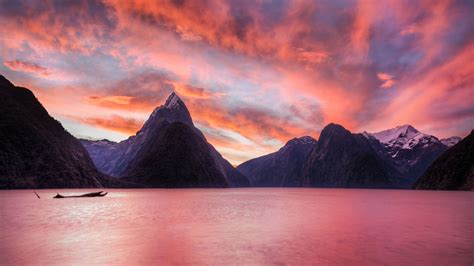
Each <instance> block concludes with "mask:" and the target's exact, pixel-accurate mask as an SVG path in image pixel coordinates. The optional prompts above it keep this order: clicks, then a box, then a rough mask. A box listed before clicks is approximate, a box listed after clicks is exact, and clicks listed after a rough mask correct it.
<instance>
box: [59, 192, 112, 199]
mask: <svg viewBox="0 0 474 266" xmlns="http://www.w3.org/2000/svg"><path fill="white" fill-rule="evenodd" d="M107 193H108V192H105V193H104V191H99V192H92V193H86V194H82V195H76V196H63V195H61V194H59V193H58V194H57V195H56V196H54V197H53V198H55V199H65V198H90V197H103V196H105V195H107Z"/></svg>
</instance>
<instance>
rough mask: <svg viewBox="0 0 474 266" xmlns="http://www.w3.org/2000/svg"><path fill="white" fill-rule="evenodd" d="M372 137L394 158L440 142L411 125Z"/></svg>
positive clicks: (373, 134)
mask: <svg viewBox="0 0 474 266" xmlns="http://www.w3.org/2000/svg"><path fill="white" fill-rule="evenodd" d="M371 135H372V136H373V137H375V138H376V139H378V140H379V141H380V143H382V144H383V145H384V146H385V147H387V148H389V149H390V150H389V154H390V155H391V156H392V157H394V158H395V157H397V156H398V152H399V151H400V150H411V149H414V148H415V147H417V146H420V145H421V147H428V146H430V145H431V144H433V143H439V142H440V141H439V140H438V138H436V137H434V136H431V135H427V134H423V133H421V132H420V131H418V130H416V129H415V128H414V127H412V126H410V125H403V126H398V127H395V128H392V129H388V130H384V131H380V132H377V133H372V134H371Z"/></svg>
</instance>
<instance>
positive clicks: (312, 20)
mask: <svg viewBox="0 0 474 266" xmlns="http://www.w3.org/2000/svg"><path fill="white" fill-rule="evenodd" d="M473 13H474V5H473V4H472V2H471V1H467V0H464V1H463V0H460V1H454V0H453V1H451V0H441V1H417V2H413V1H408V0H402V1H399V0H387V1H382V2H377V3H376V2H370V1H363V0H360V1H352V0H350V1H349V0H347V1H346V0H336V1H327V0H321V1H296V0H295V1H292V0H288V1H246V0H244V1H232V0H229V1H204V0H194V1H187V0H179V1H145V0H133V1H116V0H103V1H101V0H89V1H72V2H64V1H55V0H49V1H43V2H35V1H33V2H31V1H0V23H1V25H2V27H0V60H1V61H0V62H3V65H0V71H1V72H2V74H5V75H6V76H7V77H8V78H10V79H12V80H13V81H14V82H15V83H17V84H20V85H23V86H28V87H30V88H32V89H33V90H34V91H35V93H36V94H37V95H38V97H39V98H40V100H41V101H42V102H43V103H44V104H45V106H46V107H47V109H48V110H49V111H50V112H51V113H52V114H53V115H54V116H55V117H57V118H58V119H63V120H62V121H63V122H65V125H66V126H67V127H69V128H68V129H69V130H70V131H71V132H72V133H73V134H79V132H76V131H75V130H77V128H80V129H81V131H80V134H81V135H84V134H85V133H87V132H88V133H87V134H89V135H90V137H94V138H99V137H100V138H107V137H110V138H114V139H115V140H118V138H117V135H108V133H107V132H118V133H120V134H121V135H120V136H123V138H124V137H126V135H129V134H133V133H134V132H135V131H136V130H137V129H138V128H139V127H140V126H141V123H143V121H144V120H145V119H146V118H147V117H148V115H149V113H150V112H151V111H152V110H153V109H154V108H155V107H156V106H158V105H160V104H162V103H163V101H164V100H165V99H166V97H167V96H168V95H169V93H170V92H171V91H176V92H177V93H178V94H179V95H181V96H182V97H183V99H184V100H185V102H186V104H187V105H188V107H189V109H190V111H191V113H192V115H193V118H194V120H195V122H196V124H197V125H198V127H200V128H201V129H202V130H203V131H204V132H205V134H206V136H207V137H208V139H209V141H210V142H211V143H213V144H214V145H216V147H217V148H218V149H219V150H220V151H222V153H223V154H224V156H226V157H228V158H230V159H231V160H232V161H233V162H234V163H239V162H241V161H243V160H245V159H248V158H251V157H255V156H257V155H261V154H264V153H267V152H269V151H272V150H275V149H277V148H278V147H279V146H280V145H281V144H283V143H284V142H286V141H287V140H288V139H290V138H292V137H294V136H301V135H312V136H315V137H317V136H318V135H319V131H320V130H321V128H322V126H324V125H325V124H326V123H329V122H338V123H342V124H344V125H345V126H346V127H348V128H349V129H351V130H354V131H361V130H369V131H376V130H381V129H385V128H388V127H393V126H395V125H399V124H406V123H412V124H413V125H414V126H415V127H417V128H419V129H420V130H423V131H426V132H427V133H431V134H436V135H437V136H439V137H448V136H451V135H461V136H464V135H466V134H467V132H469V131H470V129H472V126H473V125H474V108H473V106H474V97H472V91H473V90H474V85H473V84H474V67H473V66H472V61H473V60H474V54H473V52H472V51H473V50H474V49H473V45H474V17H473V16H472V14H473ZM94 128H96V129H97V131H95V130H93V129H94ZM101 129H104V130H101Z"/></svg>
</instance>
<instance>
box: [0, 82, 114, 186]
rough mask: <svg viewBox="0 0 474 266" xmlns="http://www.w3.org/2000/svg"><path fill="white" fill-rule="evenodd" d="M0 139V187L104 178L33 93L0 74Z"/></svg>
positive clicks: (91, 181) (93, 182)
mask: <svg viewBox="0 0 474 266" xmlns="http://www.w3.org/2000/svg"><path fill="white" fill-rule="evenodd" d="M0 139H1V141H0V188H81V187H102V185H103V184H102V183H104V182H108V181H107V177H105V176H104V175H103V174H101V173H100V172H98V171H97V170H96V168H95V167H94V165H93V163H92V160H91V159H90V157H89V155H88V153H87V151H86V149H85V148H84V147H83V146H82V145H81V143H80V142H79V141H78V140H77V139H75V138H74V137H73V136H72V135H70V134H69V133H68V132H67V131H66V130H65V129H64V128H63V127H62V126H61V124H60V123H59V122H58V121H56V120H54V119H53V118H52V117H51V116H49V114H48V112H47V111H46V110H45V109H44V108H43V106H42V105H41V103H40V102H39V101H38V100H37V99H36V98H35V96H34V94H33V93H32V92H31V91H30V90H28V89H26V88H21V87H15V86H14V85H13V84H12V83H10V82H9V81H8V80H7V79H6V78H5V77H3V76H1V75H0ZM101 182H102V183H101Z"/></svg>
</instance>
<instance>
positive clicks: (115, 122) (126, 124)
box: [73, 115, 143, 135]
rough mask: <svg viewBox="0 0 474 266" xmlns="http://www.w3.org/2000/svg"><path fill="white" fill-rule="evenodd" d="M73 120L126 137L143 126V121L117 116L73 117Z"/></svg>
mask: <svg viewBox="0 0 474 266" xmlns="http://www.w3.org/2000/svg"><path fill="white" fill-rule="evenodd" d="M73 119H74V120H76V121H79V122H81V123H84V124H87V125H91V126H95V127H100V128H103V129H107V130H112V131H116V132H120V133H124V134H128V135H134V134H135V133H136V132H137V131H138V130H139V129H140V128H141V127H142V125H143V121H140V120H136V119H133V118H124V117H121V116H118V115H112V116H110V117H107V118H102V117H73Z"/></svg>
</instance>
